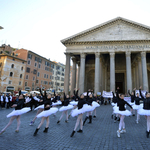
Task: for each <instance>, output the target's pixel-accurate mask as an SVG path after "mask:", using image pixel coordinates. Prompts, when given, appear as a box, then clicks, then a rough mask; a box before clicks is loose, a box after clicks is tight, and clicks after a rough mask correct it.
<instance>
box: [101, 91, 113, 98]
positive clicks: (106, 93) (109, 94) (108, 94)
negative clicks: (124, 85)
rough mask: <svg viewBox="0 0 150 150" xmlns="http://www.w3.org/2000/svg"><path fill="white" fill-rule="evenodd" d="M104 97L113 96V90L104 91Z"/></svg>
mask: <svg viewBox="0 0 150 150" xmlns="http://www.w3.org/2000/svg"><path fill="white" fill-rule="evenodd" d="M103 97H104V98H113V94H112V91H111V92H106V91H103Z"/></svg>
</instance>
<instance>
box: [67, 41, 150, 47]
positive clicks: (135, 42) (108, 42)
mask: <svg viewBox="0 0 150 150" xmlns="http://www.w3.org/2000/svg"><path fill="white" fill-rule="evenodd" d="M140 43H150V40H130V41H86V42H67V43H66V44H65V45H66V46H71V45H95V44H140Z"/></svg>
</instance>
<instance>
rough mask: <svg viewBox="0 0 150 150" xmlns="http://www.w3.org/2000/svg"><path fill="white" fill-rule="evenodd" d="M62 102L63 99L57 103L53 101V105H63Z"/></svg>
mask: <svg viewBox="0 0 150 150" xmlns="http://www.w3.org/2000/svg"><path fill="white" fill-rule="evenodd" d="M61 104H62V102H61V101H57V102H56V103H54V102H53V103H52V106H57V105H61Z"/></svg>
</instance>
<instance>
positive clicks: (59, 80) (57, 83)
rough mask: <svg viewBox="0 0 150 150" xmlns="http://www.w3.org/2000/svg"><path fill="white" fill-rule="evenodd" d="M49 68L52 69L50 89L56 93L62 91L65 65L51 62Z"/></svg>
mask: <svg viewBox="0 0 150 150" xmlns="http://www.w3.org/2000/svg"><path fill="white" fill-rule="evenodd" d="M51 67H52V68H53V76H52V88H53V89H55V90H56V91H58V92H59V91H63V90H64V76H65V65H64V64H62V63H60V62H56V61H53V62H52V63H51Z"/></svg>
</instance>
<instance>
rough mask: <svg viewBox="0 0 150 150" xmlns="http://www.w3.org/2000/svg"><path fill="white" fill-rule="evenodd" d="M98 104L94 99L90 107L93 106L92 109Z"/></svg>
mask: <svg viewBox="0 0 150 150" xmlns="http://www.w3.org/2000/svg"><path fill="white" fill-rule="evenodd" d="M99 106H100V104H98V103H97V102H95V101H93V102H92V107H94V109H95V108H96V107H99Z"/></svg>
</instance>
